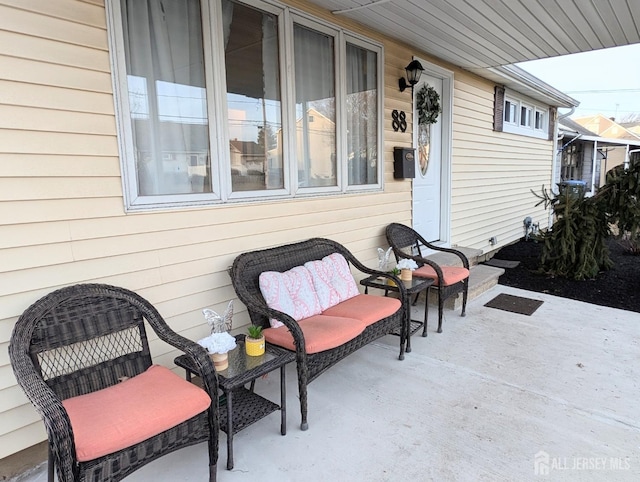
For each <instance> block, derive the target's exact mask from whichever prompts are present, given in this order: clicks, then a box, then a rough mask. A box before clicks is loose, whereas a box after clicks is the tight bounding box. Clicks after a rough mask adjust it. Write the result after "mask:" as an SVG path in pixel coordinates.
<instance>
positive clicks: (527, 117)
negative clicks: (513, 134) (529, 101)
mask: <svg viewBox="0 0 640 482" xmlns="http://www.w3.org/2000/svg"><path fill="white" fill-rule="evenodd" d="M520 125H521V126H523V127H531V109H530V108H529V107H524V106H523V107H520Z"/></svg>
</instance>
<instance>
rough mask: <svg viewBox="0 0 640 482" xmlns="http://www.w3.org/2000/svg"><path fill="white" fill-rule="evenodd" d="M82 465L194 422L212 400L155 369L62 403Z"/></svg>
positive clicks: (179, 380)
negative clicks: (67, 415) (185, 423)
mask: <svg viewBox="0 0 640 482" xmlns="http://www.w3.org/2000/svg"><path fill="white" fill-rule="evenodd" d="M62 404H63V405H64V408H65V409H66V410H67V413H68V414H69V419H70V420H71V427H72V429H73V436H74V440H75V444H76V453H77V456H78V460H79V461H80V462H86V461H88V460H93V459H97V458H98V457H102V456H103V455H107V454H111V453H114V452H117V451H118V450H122V449H124V448H127V447H131V446H132V445H135V444H137V443H139V442H142V441H143V440H146V439H148V438H150V437H153V436H154V435H158V434H159V433H162V432H164V431H165V430H168V429H170V428H172V427H175V426H176V425H178V424H180V423H182V422H184V421H186V420H189V419H190V418H192V417H194V416H196V415H197V414H199V413H200V412H203V411H205V410H206V409H208V408H209V406H210V405H211V398H209V395H207V393H206V392H205V391H204V390H202V389H201V388H198V387H197V386H195V385H193V384H192V383H189V382H187V381H185V380H183V379H182V378H180V377H179V376H178V375H176V374H175V373H173V372H172V371H171V370H169V369H168V368H165V367H162V366H159V365H153V366H151V367H149V369H148V370H147V371H145V372H144V373H141V374H140V375H138V376H135V377H133V378H129V379H128V380H125V381H123V382H121V383H118V384H117V385H114V386H112V387H109V388H105V389H103V390H98V391H96V392H93V393H88V394H86V395H80V396H78V397H73V398H69V399H67V400H64V401H63V402H62Z"/></svg>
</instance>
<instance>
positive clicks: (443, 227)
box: [411, 57, 453, 246]
mask: <svg viewBox="0 0 640 482" xmlns="http://www.w3.org/2000/svg"><path fill="white" fill-rule="evenodd" d="M414 59H416V60H418V61H419V62H420V64H422V67H424V72H423V73H424V74H427V75H430V76H432V77H437V78H439V79H442V98H441V99H440V105H441V107H442V114H441V115H442V119H441V120H442V160H441V171H440V172H441V173H440V210H441V212H440V241H439V242H437V243H435V244H439V245H442V246H450V245H451V164H452V144H453V71H451V70H448V69H445V68H443V67H440V66H439V65H436V64H432V63H431V62H428V61H426V60H424V59H421V58H419V57H414ZM413 110H414V111H413V119H417V118H418V117H417V112H416V109H415V101H414V103H413ZM415 136H416V129H414V133H413V147H414V148H416V149H417V146H418V141H417V139H416V137H415ZM411 214H412V218H413V213H411Z"/></svg>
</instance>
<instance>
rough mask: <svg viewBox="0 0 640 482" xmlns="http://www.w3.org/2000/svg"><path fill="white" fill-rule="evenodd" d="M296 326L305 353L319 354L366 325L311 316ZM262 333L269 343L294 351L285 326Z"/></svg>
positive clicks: (334, 317)
mask: <svg viewBox="0 0 640 482" xmlns="http://www.w3.org/2000/svg"><path fill="white" fill-rule="evenodd" d="M298 324H299V325H300V328H301V329H302V333H303V334H304V342H305V346H306V349H307V353H319V352H321V351H325V350H330V349H331V348H335V347H337V346H340V345H342V344H344V343H346V342H348V341H349V340H352V339H353V338H355V337H356V336H358V335H359V334H360V333H362V332H363V331H364V329H365V328H366V324H365V323H364V322H362V321H360V320H356V319H353V318H341V317H338V316H326V315H315V316H311V317H309V318H305V319H304V320H300V321H299V322H298ZM262 333H264V337H265V339H266V340H267V341H268V342H269V343H272V344H274V345H278V346H281V347H283V348H287V349H288V350H292V351H293V350H295V349H296V347H295V345H294V343H293V336H291V332H290V331H289V329H288V328H287V327H286V326H281V327H280V328H267V329H266V330H264V331H263V332H262Z"/></svg>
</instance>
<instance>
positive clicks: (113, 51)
mask: <svg viewBox="0 0 640 482" xmlns="http://www.w3.org/2000/svg"><path fill="white" fill-rule="evenodd" d="M238 1H241V3H244V4H246V5H247V6H250V7H254V8H258V9H261V10H263V11H265V12H268V13H271V14H275V15H277V17H278V34H279V69H280V82H281V85H280V88H281V106H282V129H283V132H285V133H287V132H288V133H290V132H291V130H292V129H294V130H295V125H296V124H295V92H294V90H295V85H294V80H293V78H292V72H293V71H294V66H293V62H294V56H293V24H294V22H295V23H299V24H301V25H303V26H305V27H308V28H312V29H314V30H318V31H321V32H323V33H329V34H330V35H334V46H335V57H334V58H335V66H334V67H335V75H336V83H335V91H336V92H335V94H336V182H337V185H336V186H328V187H313V188H310V187H304V188H299V187H298V172H297V160H296V159H295V154H294V153H295V136H292V135H288V134H285V135H283V142H286V144H285V145H283V179H284V188H283V189H271V190H258V191H244V192H232V183H231V168H230V165H231V160H230V152H229V140H230V139H229V130H228V118H227V117H228V109H227V100H226V95H227V89H226V75H225V68H224V65H225V58H224V48H222V46H223V45H224V42H223V39H222V36H223V34H222V13H221V3H220V1H219V0H216V1H213V2H209V1H206V0H202V1H201V6H202V33H203V48H204V56H205V86H206V89H207V112H208V116H209V118H208V121H209V149H210V152H209V157H210V164H211V182H212V186H211V187H212V192H211V193H194V194H177V195H176V194H172V195H158V196H140V195H139V194H138V186H137V172H136V167H135V162H134V161H133V160H134V159H135V155H134V140H133V129H132V126H131V119H130V106H129V99H128V87H127V73H126V65H125V58H124V45H123V43H124V42H123V31H122V22H121V11H120V2H119V1H118V0H107V1H106V2H105V7H106V10H107V33H108V35H109V51H110V59H111V67H112V72H113V74H112V82H113V93H114V104H115V110H116V124H117V132H118V147H119V157H120V163H121V170H122V185H123V192H124V203H125V210H126V211H127V212H129V211H148V210H156V209H167V208H183V207H191V206H202V205H216V204H224V203H234V202H242V201H256V200H269V201H273V200H277V199H289V198H295V197H309V196H318V195H340V194H346V193H350V192H362V191H365V192H375V191H381V190H382V189H383V182H384V49H383V46H382V44H380V43H378V42H375V41H373V40H372V39H369V38H367V37H364V36H360V35H358V34H356V33H354V32H351V31H347V30H345V29H344V28H342V27H339V26H337V25H334V24H332V23H330V22H327V21H324V20H321V19H318V18H316V17H314V16H312V15H310V14H307V13H305V12H303V11H300V10H297V9H295V8H292V7H289V6H286V5H283V4H281V3H278V2H277V0H274V1H273V2H270V1H263V0H238ZM347 42H349V43H352V44H354V45H358V46H360V47H363V48H366V49H368V50H371V51H373V52H375V53H376V54H377V62H378V63H377V71H378V78H377V92H378V95H377V103H378V105H377V110H378V112H377V117H378V126H377V135H378V142H377V166H376V168H377V182H376V183H374V184H366V185H351V186H350V185H348V162H347V152H346V151H347V142H346V135H347V133H346V130H345V129H346V122H345V120H346V103H345V102H344V99H345V97H346V44H347ZM285 138H286V139H285Z"/></svg>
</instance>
